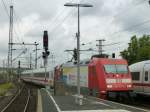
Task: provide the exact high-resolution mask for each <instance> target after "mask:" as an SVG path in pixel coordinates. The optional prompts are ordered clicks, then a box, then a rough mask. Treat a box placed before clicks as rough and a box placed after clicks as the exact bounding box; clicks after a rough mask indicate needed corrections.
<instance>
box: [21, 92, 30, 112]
mask: <svg viewBox="0 0 150 112" xmlns="http://www.w3.org/2000/svg"><path fill="white" fill-rule="evenodd" d="M30 95H31V91H30V89H29V90H28V98H27V102H26V105H25V108H24V111H23V112H26V111H27V107H28V105H29V101H30Z"/></svg>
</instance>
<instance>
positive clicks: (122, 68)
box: [104, 64, 128, 74]
mask: <svg viewBox="0 0 150 112" xmlns="http://www.w3.org/2000/svg"><path fill="white" fill-rule="evenodd" d="M104 69H105V72H106V73H114V74H115V73H118V74H127V73H128V68H127V65H115V64H112V65H104Z"/></svg>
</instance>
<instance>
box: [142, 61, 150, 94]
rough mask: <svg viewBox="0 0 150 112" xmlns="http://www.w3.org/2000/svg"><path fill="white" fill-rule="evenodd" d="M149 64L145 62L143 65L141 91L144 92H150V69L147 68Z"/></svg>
mask: <svg viewBox="0 0 150 112" xmlns="http://www.w3.org/2000/svg"><path fill="white" fill-rule="evenodd" d="M149 66H150V64H146V65H145V66H144V75H143V76H144V77H143V79H144V81H143V91H144V93H148V92H150V70H149V69H148V67H149Z"/></svg>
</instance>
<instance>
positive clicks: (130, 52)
mask: <svg viewBox="0 0 150 112" xmlns="http://www.w3.org/2000/svg"><path fill="white" fill-rule="evenodd" d="M120 55H121V56H122V57H123V58H124V59H126V60H127V61H128V63H129V65H130V64H133V63H136V62H139V61H144V60H150V35H143V36H142V37H140V38H137V36H136V35H134V36H132V37H131V40H130V43H128V48H127V49H125V50H123V51H122V52H120Z"/></svg>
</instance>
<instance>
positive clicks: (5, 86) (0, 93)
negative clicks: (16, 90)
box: [0, 83, 14, 96]
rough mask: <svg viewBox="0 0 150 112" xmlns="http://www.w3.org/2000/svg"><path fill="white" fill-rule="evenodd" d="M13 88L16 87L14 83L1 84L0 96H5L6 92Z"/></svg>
mask: <svg viewBox="0 0 150 112" xmlns="http://www.w3.org/2000/svg"><path fill="white" fill-rule="evenodd" d="M13 87H14V84H12V83H5V84H0V96H4V95H5V94H6V92H7V91H8V90H9V89H11V88H13Z"/></svg>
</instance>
